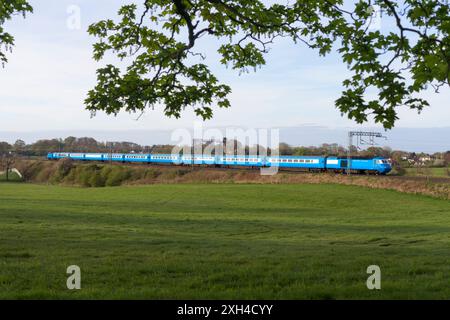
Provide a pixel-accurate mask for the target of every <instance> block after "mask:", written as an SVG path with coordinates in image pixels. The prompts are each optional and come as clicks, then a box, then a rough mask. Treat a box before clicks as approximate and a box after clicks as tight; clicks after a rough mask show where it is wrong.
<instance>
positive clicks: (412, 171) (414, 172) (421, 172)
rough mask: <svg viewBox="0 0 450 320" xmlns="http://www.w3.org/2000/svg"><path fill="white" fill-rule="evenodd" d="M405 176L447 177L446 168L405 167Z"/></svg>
mask: <svg viewBox="0 0 450 320" xmlns="http://www.w3.org/2000/svg"><path fill="white" fill-rule="evenodd" d="M405 170H406V175H407V176H430V177H449V175H448V172H449V171H448V170H450V169H447V168H405Z"/></svg>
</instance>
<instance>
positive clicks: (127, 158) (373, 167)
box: [47, 152, 391, 175]
mask: <svg viewBox="0 0 450 320" xmlns="http://www.w3.org/2000/svg"><path fill="white" fill-rule="evenodd" d="M65 158H68V159H72V160H80V161H102V162H107V161H108V162H110V161H114V162H121V163H154V164H171V165H207V166H217V167H230V166H233V167H251V168H255V167H272V166H278V167H279V168H297V169H301V170H304V171H310V172H340V173H344V172H347V171H351V172H353V173H366V174H383V175H384V174H387V173H388V172H389V171H391V165H390V163H389V161H388V160H387V159H384V158H381V157H375V158H360V157H352V158H351V159H350V160H349V159H348V158H346V157H322V156H277V157H272V156H252V155H223V156H222V155H197V154H194V155H192V154H190V155H178V154H122V153H113V154H111V153H68V152H56V153H49V154H48V155H47V159H48V160H58V159H65ZM349 161H350V163H349Z"/></svg>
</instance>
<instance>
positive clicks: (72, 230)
mask: <svg viewBox="0 0 450 320" xmlns="http://www.w3.org/2000/svg"><path fill="white" fill-rule="evenodd" d="M449 261H450V202H449V201H446V200H439V199H433V198H429V197H426V196H416V195H408V194H401V193H398V192H394V191H386V190H376V189H366V188H362V187H354V186H342V185H237V184H236V185H233V184H227V185H212V184H211V185H206V184H204V185H200V184H198V185H151V186H144V187H117V188H101V189H93V188H91V189H83V188H65V187H58V186H38V185H28V184H11V183H9V184H4V183H3V184H0V298H37V299H41V298H63V299H66V298H88V299H91V298H97V299H103V298H112V299H116V298H138V299H141V298H146V299H167V298H175V299H176V298H193V299H200V298H201V299H213V298H225V299H228V298H243V299H248V298H269V299H280V298H287V299H304V298H305V299H348V298H354V299H360V298H364V299H379V298H438V299H448V298H450V285H449V283H450V282H449V281H450V263H449ZM372 264H376V265H379V266H380V267H381V272H382V278H381V279H382V289H381V290H378V291H377V290H375V291H370V290H368V289H367V288H366V279H367V277H368V275H367V274H366V268H367V267H368V266H369V265H372ZM69 265H78V266H80V268H81V272H82V289H81V290H79V291H69V290H68V289H67V288H66V279H67V276H68V275H67V274H66V268H67V266H69Z"/></svg>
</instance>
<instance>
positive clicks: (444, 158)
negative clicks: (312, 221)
mask: <svg viewBox="0 0 450 320" xmlns="http://www.w3.org/2000/svg"><path fill="white" fill-rule="evenodd" d="M227 146H228V147H230V146H231V150H230V148H228V150H227V152H228V153H245V154H252V155H254V154H272V153H273V151H278V154H280V155H289V156H317V155H321V156H346V155H347V154H348V150H347V148H345V147H343V146H341V145H338V144H337V143H332V144H327V143H324V144H322V145H320V146H308V147H306V146H291V145H289V144H287V143H284V142H282V143H280V144H279V148H278V150H270V149H266V148H264V147H263V146H260V145H254V146H244V145H242V143H241V142H239V141H236V140H229V141H228V142H227ZM214 147H219V146H218V145H215V146H214V145H208V144H203V148H204V150H208V149H207V148H209V150H211V151H212V153H213V154H214V151H215V150H218V149H215V148H214ZM173 148H174V145H152V146H144V145H139V144H137V143H134V142H127V141H123V142H101V141H97V140H96V139H94V138H90V137H82V138H77V137H72V136H71V137H67V138H65V139H43V140H38V141H36V142H34V143H31V144H27V143H25V141H23V140H20V139H19V140H17V141H16V142H15V143H13V144H9V143H7V142H1V141H0V157H3V158H5V157H6V155H11V154H13V155H14V156H16V157H42V156H45V155H47V153H48V152H102V153H109V152H113V153H159V154H161V153H166V154H167V153H172V150H173ZM188 150H190V147H188ZM351 154H352V156H362V157H385V158H389V159H391V160H392V162H393V163H394V164H397V165H398V164H407V163H409V164H411V163H420V162H421V161H422V162H424V159H425V160H427V161H429V162H430V163H429V164H433V163H434V164H439V165H450V151H447V152H438V153H434V154H432V155H429V154H426V153H414V152H407V151H401V150H392V149H391V148H388V147H377V146H372V147H369V148H367V149H358V148H356V147H354V146H353V147H352V149H351Z"/></svg>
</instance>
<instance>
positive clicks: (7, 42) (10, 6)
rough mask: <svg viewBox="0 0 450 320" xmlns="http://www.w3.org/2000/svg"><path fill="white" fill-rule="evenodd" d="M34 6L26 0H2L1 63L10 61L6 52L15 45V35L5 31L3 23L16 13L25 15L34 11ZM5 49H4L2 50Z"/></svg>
mask: <svg viewBox="0 0 450 320" xmlns="http://www.w3.org/2000/svg"><path fill="white" fill-rule="evenodd" d="M32 11H33V8H32V7H31V6H30V4H29V3H28V1H26V0H6V1H3V0H2V1H0V63H1V64H3V65H4V64H5V63H6V62H8V59H7V58H6V53H5V52H8V51H11V50H12V47H13V46H14V37H13V36H12V35H11V34H10V33H8V32H6V31H5V29H4V27H3V24H4V23H5V22H6V21H7V20H10V19H11V18H12V17H13V16H15V15H18V14H19V15H22V16H23V17H25V15H26V14H27V13H29V12H32ZM2 50H4V51H2Z"/></svg>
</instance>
